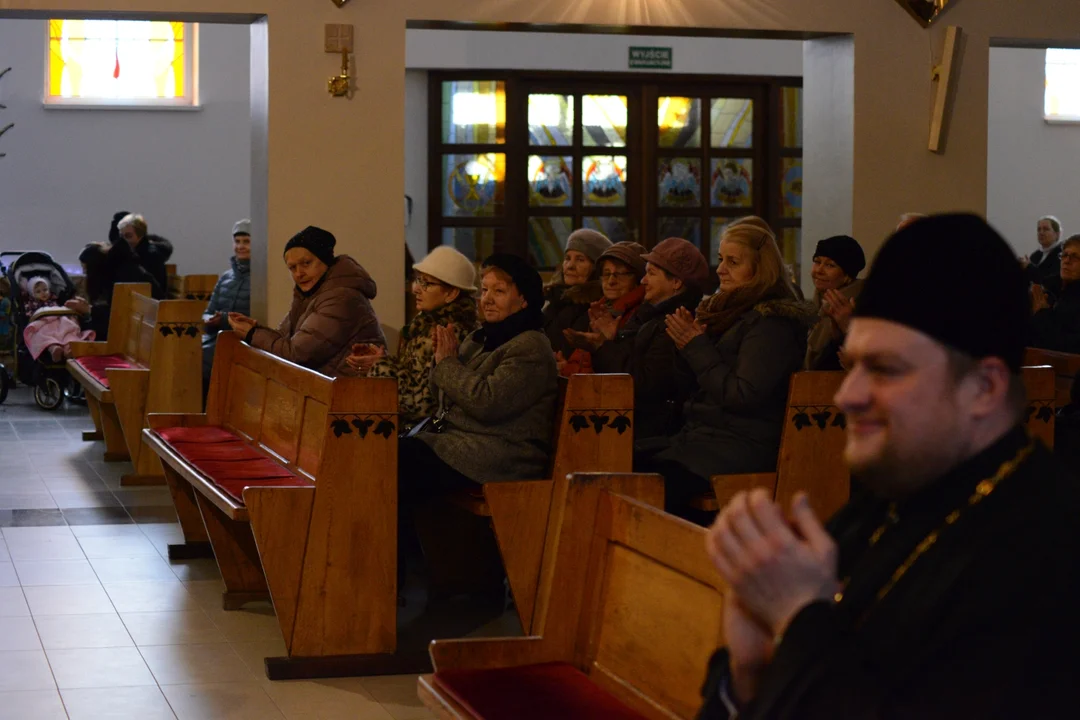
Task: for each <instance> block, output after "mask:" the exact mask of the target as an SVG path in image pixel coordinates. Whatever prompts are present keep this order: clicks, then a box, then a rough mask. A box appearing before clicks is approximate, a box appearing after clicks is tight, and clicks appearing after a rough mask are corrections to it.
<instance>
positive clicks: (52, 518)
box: [0, 391, 433, 720]
mask: <svg viewBox="0 0 1080 720" xmlns="http://www.w3.org/2000/svg"><path fill="white" fill-rule="evenodd" d="M90 428H91V423H90V419H89V416H88V415H87V413H86V410H85V408H78V407H75V408H70V409H66V410H63V411H61V412H59V413H46V412H45V411H43V410H39V409H38V408H37V407H35V406H34V404H33V401H32V400H31V399H30V398H29V397H28V395H27V394H26V393H25V391H15V392H14V393H12V395H11V396H10V397H9V398H8V400H7V402H6V403H4V404H3V405H0V533H2V536H3V537H2V542H0V720H8V719H10V720H52V719H53V718H71V719H72V720H89V719H97V718H111V719H114V720H116V719H124V720H127V719H130V720H157V719H158V718H168V719H170V720H271V719H273V718H287V719H288V720H338V719H342V720H344V719H345V718H348V719H349V720H414V719H415V720H419V719H421V718H431V717H433V716H432V715H431V714H430V713H428V712H427V710H426V709H425V708H424V707H423V706H422V705H421V703H420V701H419V700H418V699H417V698H416V679H415V677H414V676H398V677H372V678H347V679H339V680H321V681H291V682H270V681H269V680H267V679H266V676H265V675H264V673H263V667H262V663H263V658H264V657H266V656H268V655H283V654H284V652H285V647H284V644H283V643H282V640H281V633H280V631H279V629H278V626H277V621H276V619H275V618H274V616H273V612H272V610H271V609H270V607H269V606H264V607H261V608H260V607H258V606H255V607H253V608H251V609H248V610H241V611H236V612H225V611H223V610H221V595H220V593H221V582H220V577H219V575H218V572H217V568H216V567H215V565H214V562H213V561H212V560H195V561H188V562H181V563H169V562H168V560H167V559H166V558H167V554H166V547H167V545H168V543H170V542H176V541H177V540H179V539H180V531H179V527H178V526H177V525H176V524H175V523H174V520H175V514H174V513H173V511H172V508H171V504H170V500H169V496H168V492H167V491H166V490H165V489H164V488H136V489H126V488H125V489H123V490H121V489H120V486H119V478H120V475H121V474H122V473H124V472H128V471H130V466H126V464H125V463H104V462H101V454H102V446H101V444H100V443H84V442H82V440H81V433H82V431H83V430H87V429H90Z"/></svg>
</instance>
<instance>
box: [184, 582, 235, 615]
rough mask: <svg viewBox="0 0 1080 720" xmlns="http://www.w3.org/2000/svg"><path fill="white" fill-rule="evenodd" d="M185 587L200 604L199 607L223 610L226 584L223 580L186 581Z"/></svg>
mask: <svg viewBox="0 0 1080 720" xmlns="http://www.w3.org/2000/svg"><path fill="white" fill-rule="evenodd" d="M184 587H186V588H187V589H188V592H189V593H191V595H192V597H194V598H195V600H196V602H198V603H199V607H201V608H203V609H205V610H220V609H221V593H223V592H225V584H224V583H223V582H222V581H221V580H218V579H214V580H185V581H184Z"/></svg>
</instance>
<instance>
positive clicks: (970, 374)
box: [700, 215, 1080, 720]
mask: <svg viewBox="0 0 1080 720" xmlns="http://www.w3.org/2000/svg"><path fill="white" fill-rule="evenodd" d="M943 255H945V256H948V257H947V258H943V257H942V256H943ZM956 268H963V269H964V271H963V272H961V273H959V274H958V273H956ZM1028 308H1029V300H1028V295H1027V283H1026V281H1025V279H1024V276H1023V272H1022V271H1021V269H1020V267H1019V264H1018V263H1017V261H1016V257H1015V255H1014V254H1013V253H1012V251H1011V250H1010V249H1009V246H1008V245H1007V244H1006V243H1005V241H1004V240H1003V239H1002V238H1001V237H1000V236H999V235H998V234H997V233H996V232H995V231H994V230H993V229H992V228H990V227H989V226H988V225H987V224H986V223H985V222H984V221H983V220H982V219H980V218H977V217H975V216H973V215H939V216H935V217H931V218H927V219H924V220H919V221H918V222H915V223H914V224H912V225H910V226H908V227H906V228H904V229H902V230H900V231H898V232H897V233H896V234H895V235H893V236H892V237H891V238H890V239H889V240H888V241H887V242H886V243H885V245H884V246H883V247H882V249H881V251H880V253H879V255H878V257H877V260H876V262H875V264H874V267H873V270H872V271H871V273H870V275H869V278H868V279H867V281H866V285H865V288H864V289H863V292H862V295H861V296H860V297H859V302H858V304H857V307H856V310H855V319H854V320H853V321H852V323H851V330H850V333H849V334H848V336H847V339H846V341H845V344H844V351H845V354H846V358H845V360H846V363H847V367H848V368H849V371H850V372H849V374H848V376H847V378H846V380H845V381H844V384H843V386H842V387H841V389H840V391H839V393H838V394H837V397H836V402H837V405H838V406H839V407H840V408H841V409H842V410H843V411H844V413H846V415H847V445H846V449H845V459H846V461H847V463H848V465H849V466H850V468H851V472H852V475H853V476H854V477H855V478H857V479H858V481H859V485H860V486H861V488H863V491H862V494H861V495H857V496H854V497H853V498H852V500H851V502H850V503H849V504H848V505H847V506H846V507H845V508H843V509H842V510H841V511H840V512H839V513H838V514H837V515H836V516H835V517H833V518H832V520H831V521H830V522H829V523H828V525H827V526H823V525H822V524H821V523H820V522H819V520H818V519H817V517H816V516H815V515H814V513H813V511H812V510H811V509H810V508H809V506H808V505H807V504H806V501H805V497H800V498H796V500H795V502H794V503H793V504H792V507H791V508H790V512H789V513H788V514H786V515H785V512H786V511H789V509H788V508H780V507H777V506H776V505H775V504H774V503H773V502H772V500H771V499H770V497H769V496H768V495H767V494H765V493H764V492H762V491H754V492H753V493H751V494H749V495H747V494H740V495H739V496H737V497H736V498H734V499H733V500H732V501H731V503H729V505H728V506H727V507H726V508H724V510H723V511H722V512H721V513H720V515H719V517H718V518H717V520H716V522H715V524H714V525H713V527H712V528H711V530H710V531H709V536H708V549H709V553H710V555H711V557H712V559H713V561H714V562H715V564H716V566H717V568H718V569H719V570H720V572H721V574H722V575H723V576H724V577H725V579H726V580H727V581H728V583H729V584H730V588H731V595H730V596H729V597H728V598H726V599H725V600H726V601H725V607H724V627H725V637H726V639H727V642H728V646H727V647H726V648H724V649H723V650H721V651H719V652H718V653H717V654H716V655H715V656H714V658H713V660H712V662H711V663H710V668H709V674H708V679H707V681H706V684H705V688H704V699H705V704H704V706H703V708H702V711H701V715H700V717H701V718H702V719H703V720H714V719H720V718H728V719H731V718H736V717H737V718H739V720H763V719H765V718H769V719H776V720H789V719H790V720H794V719H796V718H798V719H799V720H819V719H820V720H825V719H826V718H828V719H829V720H834V719H835V720H860V719H863V718H867V719H869V718H875V719H877V718H912V719H914V718H919V719H920V720H923V719H928V718H949V719H950V720H960V719H961V718H963V719H967V718H1002V719H1005V718H1008V719H1009V720H1015V719H1017V718H1025V719H1027V718H1030V719H1032V720H1035V719H1037V720H1045V719H1046V718H1065V717H1068V718H1076V717H1080V642H1078V641H1080V485H1078V482H1077V481H1076V480H1074V479H1073V478H1072V476H1071V475H1070V474H1069V473H1068V472H1067V471H1066V470H1065V469H1063V467H1062V466H1061V465H1060V464H1059V463H1058V461H1057V460H1056V459H1055V458H1054V457H1053V456H1052V455H1051V454H1050V452H1049V451H1048V450H1047V449H1046V448H1044V447H1043V446H1042V445H1041V444H1039V443H1037V442H1035V441H1033V440H1032V439H1030V438H1029V437H1028V435H1027V433H1026V432H1025V431H1024V429H1023V424H1022V422H1023V420H1024V418H1025V413H1026V400H1025V393H1024V389H1023V384H1022V381H1021V377H1020V366H1021V358H1022V356H1023V351H1024V342H1025V337H1026V334H1025V333H1026V332H1027V322H1028V320H1029V310H1028Z"/></svg>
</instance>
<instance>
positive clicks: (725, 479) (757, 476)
mask: <svg viewBox="0 0 1080 720" xmlns="http://www.w3.org/2000/svg"><path fill="white" fill-rule="evenodd" d="M710 481H711V483H712V487H713V493H714V494H715V495H716V503H717V505H719V506H720V509H723V508H724V506H725V505H727V504H728V503H729V502H730V501H731V498H733V497H735V494H736V493H739V492H744V491H745V492H750V491H751V490H753V489H755V488H765V489H766V490H768V491H769V492H770V493H772V494H774V495H775V493H776V473H775V472H767V473H743V474H739V475H713V476H712V478H710Z"/></svg>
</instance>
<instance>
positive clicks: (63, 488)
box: [41, 468, 105, 497]
mask: <svg viewBox="0 0 1080 720" xmlns="http://www.w3.org/2000/svg"><path fill="white" fill-rule="evenodd" d="M87 470H88V471H89V473H90V474H89V475H84V474H82V473H79V474H75V475H58V476H57V477H51V476H49V475H44V474H43V475H42V476H41V482H42V483H43V484H44V485H45V487H46V488H48V490H49V492H51V493H58V492H60V493H65V492H94V491H97V492H103V491H104V490H105V483H103V482H102V481H101V478H99V477H98V476H97V475H96V474H95V473H94V471H93V470H89V468H87ZM54 497H55V495H54Z"/></svg>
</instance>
